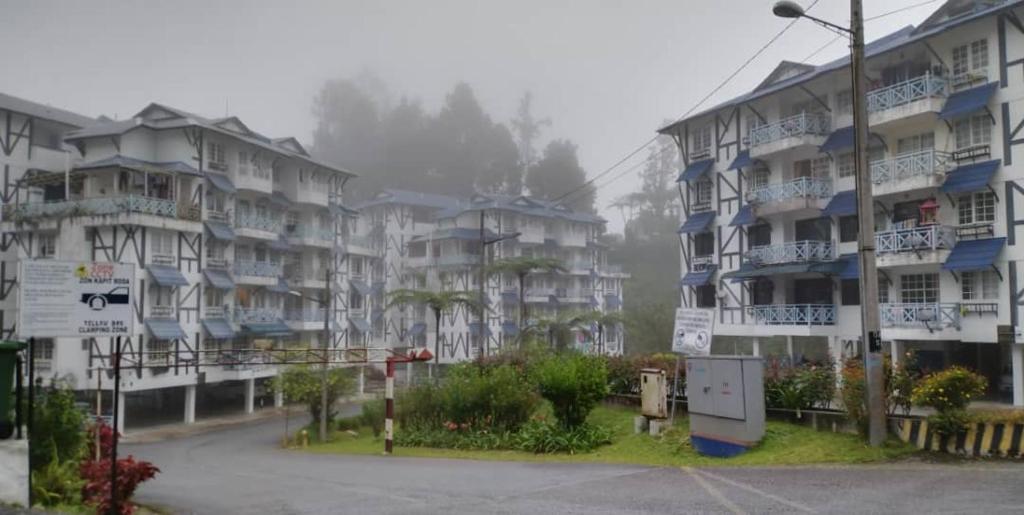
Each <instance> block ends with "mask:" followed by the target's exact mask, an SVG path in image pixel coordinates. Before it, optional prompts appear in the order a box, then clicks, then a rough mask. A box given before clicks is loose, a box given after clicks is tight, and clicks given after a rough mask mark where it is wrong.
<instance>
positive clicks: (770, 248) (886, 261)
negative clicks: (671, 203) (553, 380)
mask: <svg viewBox="0 0 1024 515" xmlns="http://www.w3.org/2000/svg"><path fill="white" fill-rule="evenodd" d="M1022 4H1024V2H1019V1H1009V0H991V1H967V0H951V1H948V2H946V3H945V4H944V5H942V6H941V7H940V8H939V9H938V10H937V11H935V12H934V14H932V15H931V16H929V17H928V18H927V19H926V20H925V21H924V22H922V23H921V24H920V25H919V26H917V27H906V28H904V29H901V30H899V31H897V32H895V33H893V34H890V35H888V36H885V37H883V38H881V39H879V40H877V41H874V42H871V43H869V44H868V45H867V48H866V54H867V75H868V82H869V92H868V93H867V98H866V102H867V109H868V118H869V124H870V128H869V130H870V132H871V134H872V136H871V140H872V141H871V151H870V157H869V160H870V171H869V173H870V174H871V179H872V182H873V194H874V206H875V231H876V236H875V248H876V252H877V264H878V270H879V303H880V306H879V310H880V316H881V324H882V339H883V342H885V348H886V351H887V352H889V353H890V354H891V355H892V357H893V359H895V360H898V359H900V358H901V357H902V355H903V353H904V351H906V350H911V349H912V350H914V351H916V354H917V357H918V361H919V363H920V365H921V366H922V367H924V368H926V369H931V370H935V369H939V368H942V367H945V366H949V365H951V364H961V365H965V366H968V367H970V368H973V369H976V370H977V371H979V372H980V373H982V374H984V375H985V376H986V377H988V379H989V383H990V391H989V394H988V398H990V399H994V400H1000V401H1005V402H1012V403H1013V404H1015V405H1018V406H1020V405H1024V345H1022V344H1021V343H1017V342H1016V341H1015V338H1014V331H1015V329H1016V328H1019V327H1021V325H1022V324H1024V321H1022V319H1021V316H1022V310H1021V306H1022V302H1021V299H1022V298H1024V275H1022V274H1024V266H1022V265H1024V262H1022V259H1024V246H1022V243H1024V242H1018V241H1017V240H1018V239H1020V238H1022V237H1024V232H1021V230H1020V227H1021V225H1024V214H1018V213H1017V211H1018V210H1020V211H1022V213H1024V209H1022V208H1017V207H1016V205H1017V204H1022V207H1024V202H1022V201H1024V167H1022V166H1021V164H1022V162H1024V154H1022V153H1021V147H1020V144H1021V143H1024V137H1021V136H1020V133H1021V129H1022V127H1024V103H1022V101H1024V73H1022V72H1024V23H1022V22H1021V19H1022V16H1024V5H1022ZM851 107H852V98H851V94H850V73H849V60H848V59H846V58H844V59H839V60H837V61H834V62H831V63H827V64H824V65H821V66H809V65H804V64H797V63H791V62H783V63H781V64H780V65H779V66H778V67H777V68H776V69H775V71H773V72H772V73H771V74H770V75H769V76H768V77H767V78H766V79H765V80H764V81H763V82H761V83H760V84H759V85H757V87H756V88H754V89H753V90H752V91H751V92H749V93H747V94H745V95H742V96H739V97H737V98H734V99H732V100H729V101H727V102H724V103H722V104H720V105H718V106H716V107H714V108H712V109H709V110H707V111H705V112H702V113H699V114H695V115H693V116H690V117H688V118H686V119H684V120H681V121H679V122H676V123H673V124H672V125H669V126H667V127H664V128H663V129H661V130H660V132H661V133H663V134H668V135H670V136H672V137H673V138H674V139H675V141H676V143H677V145H678V147H679V150H680V152H681V153H682V158H683V161H684V163H685V165H686V167H685V169H684V170H683V171H682V173H681V174H680V176H679V181H678V182H679V191H680V195H681V198H682V201H683V211H684V213H683V216H682V225H681V226H680V229H679V241H680V247H681V255H682V260H681V261H682V270H681V280H680V289H681V302H682V304H683V305H684V306H699V307H710V308H714V309H715V310H716V312H717V315H718V316H717V319H716V326H715V336H714V342H713V349H712V350H713V352H715V353H729V354H731V353H738V354H761V355H772V354H775V355H787V354H788V355H790V356H792V357H793V358H794V359H797V360H801V359H808V360H827V359H832V360H834V361H835V362H836V363H837V364H838V363H839V362H840V360H841V359H843V358H845V357H849V356H854V355H857V354H858V353H859V345H860V343H859V341H860V333H861V330H860V306H858V304H859V288H858V284H859V283H858V270H857V265H856V259H855V253H856V238H857V219H856V202H855V200H854V198H855V196H854V177H853V176H854V166H853V158H852V150H853V131H852V127H851V124H852V114H851V112H852V109H851Z"/></svg>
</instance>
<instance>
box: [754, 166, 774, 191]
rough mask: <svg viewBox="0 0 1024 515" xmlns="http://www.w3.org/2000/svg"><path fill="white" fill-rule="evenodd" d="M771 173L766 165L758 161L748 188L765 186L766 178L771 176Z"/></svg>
mask: <svg viewBox="0 0 1024 515" xmlns="http://www.w3.org/2000/svg"><path fill="white" fill-rule="evenodd" d="M771 174H772V171H771V170H770V169H768V167H767V166H765V165H764V164H761V163H758V164H757V167H756V168H754V175H753V176H752V177H751V182H750V189H751V190H756V189H760V188H765V187H767V186H768V178H769V177H771Z"/></svg>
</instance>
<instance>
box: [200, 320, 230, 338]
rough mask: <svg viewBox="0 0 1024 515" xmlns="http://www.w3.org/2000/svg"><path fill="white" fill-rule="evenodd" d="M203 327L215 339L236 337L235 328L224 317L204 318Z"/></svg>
mask: <svg viewBox="0 0 1024 515" xmlns="http://www.w3.org/2000/svg"><path fill="white" fill-rule="evenodd" d="M202 323H203V329H205V330H206V334H208V335H210V338H212V339H214V340H230V339H232V338H234V337H235V330H234V329H232V328H231V324H229V323H228V321H227V320H225V319H223V318H204V319H203V322H202Z"/></svg>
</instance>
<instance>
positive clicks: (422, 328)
mask: <svg viewBox="0 0 1024 515" xmlns="http://www.w3.org/2000/svg"><path fill="white" fill-rule="evenodd" d="M426 331H427V324H425V323H423V322H416V323H415V324H413V325H412V327H410V328H409V336H419V335H421V334H423V333H425V332H426Z"/></svg>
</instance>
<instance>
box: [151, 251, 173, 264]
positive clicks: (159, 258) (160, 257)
mask: <svg viewBox="0 0 1024 515" xmlns="http://www.w3.org/2000/svg"><path fill="white" fill-rule="evenodd" d="M149 262H150V263H151V264H154V265H174V264H176V263H177V262H178V258H176V257H175V256H174V254H150V255H149Z"/></svg>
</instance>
